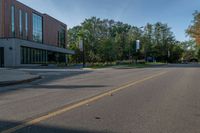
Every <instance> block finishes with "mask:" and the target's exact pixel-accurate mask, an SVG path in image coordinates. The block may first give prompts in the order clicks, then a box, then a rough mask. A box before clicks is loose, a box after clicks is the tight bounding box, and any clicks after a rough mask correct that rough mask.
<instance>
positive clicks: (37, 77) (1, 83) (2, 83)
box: [0, 76, 42, 87]
mask: <svg viewBox="0 0 200 133" xmlns="http://www.w3.org/2000/svg"><path fill="white" fill-rule="evenodd" d="M41 78H42V77H41V76H35V77H33V78H29V79H24V80H15V81H5V82H0V87H4V86H10V85H17V84H22V83H29V82H32V81H34V80H37V79H41Z"/></svg>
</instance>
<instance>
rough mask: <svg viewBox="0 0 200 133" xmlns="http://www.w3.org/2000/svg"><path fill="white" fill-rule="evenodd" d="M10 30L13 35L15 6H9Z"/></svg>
mask: <svg viewBox="0 0 200 133" xmlns="http://www.w3.org/2000/svg"><path fill="white" fill-rule="evenodd" d="M11 32H12V36H13V37H15V7H14V6H11Z"/></svg>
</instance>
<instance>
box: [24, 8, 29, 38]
mask: <svg viewBox="0 0 200 133" xmlns="http://www.w3.org/2000/svg"><path fill="white" fill-rule="evenodd" d="M25 31H26V39H28V13H27V12H26V13H25Z"/></svg>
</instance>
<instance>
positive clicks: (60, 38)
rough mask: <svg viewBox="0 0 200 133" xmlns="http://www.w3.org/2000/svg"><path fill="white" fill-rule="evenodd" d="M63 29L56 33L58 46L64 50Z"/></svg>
mask: <svg viewBox="0 0 200 133" xmlns="http://www.w3.org/2000/svg"><path fill="white" fill-rule="evenodd" d="M65 35H66V33H65V29H62V30H61V31H58V46H59V47H61V48H66V46H65V42H66V40H65Z"/></svg>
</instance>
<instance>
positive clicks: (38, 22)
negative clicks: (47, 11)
mask: <svg viewBox="0 0 200 133" xmlns="http://www.w3.org/2000/svg"><path fill="white" fill-rule="evenodd" d="M42 35H43V31H42V17H41V16H39V15H37V14H34V13H33V41H35V42H39V43H42V40H43V37H42Z"/></svg>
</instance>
